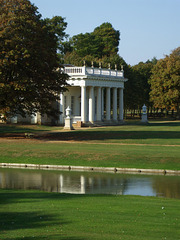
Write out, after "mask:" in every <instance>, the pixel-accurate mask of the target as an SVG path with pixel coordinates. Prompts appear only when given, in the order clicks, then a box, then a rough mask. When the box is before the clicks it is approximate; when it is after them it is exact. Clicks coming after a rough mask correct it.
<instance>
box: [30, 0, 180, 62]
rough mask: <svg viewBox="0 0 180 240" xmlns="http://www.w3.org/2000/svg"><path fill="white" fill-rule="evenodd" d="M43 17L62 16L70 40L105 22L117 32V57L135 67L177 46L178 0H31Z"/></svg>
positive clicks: (179, 32) (179, 38)
mask: <svg viewBox="0 0 180 240" xmlns="http://www.w3.org/2000/svg"><path fill="white" fill-rule="evenodd" d="M30 1H31V3H34V5H35V6H37V7H38V11H39V13H41V14H42V18H46V17H48V18H52V17H53V16H62V17H64V18H65V21H66V22H67V23H68V26H67V28H66V30H65V32H66V33H67V34H69V36H70V37H72V36H74V35H77V34H79V33H86V32H89V33H90V32H93V31H94V29H95V28H96V27H98V26H100V25H101V24H102V23H104V22H109V23H111V24H112V26H113V27H114V29H115V30H119V31H120V38H121V40H120V44H119V55H120V56H121V57H122V58H123V59H124V60H125V61H126V63H127V64H130V65H132V66H133V65H136V64H138V63H139V62H146V61H147V60H151V59H152V58H153V57H156V58H157V59H161V58H164V56H165V55H169V54H170V53H171V51H172V50H174V49H175V48H177V47H179V46H180V0H111V1H109V0H88V1H86V0H30Z"/></svg>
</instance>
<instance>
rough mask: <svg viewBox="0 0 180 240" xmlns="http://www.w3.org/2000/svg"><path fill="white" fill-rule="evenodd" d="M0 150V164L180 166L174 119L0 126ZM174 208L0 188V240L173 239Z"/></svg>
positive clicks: (177, 207) (178, 125) (159, 202)
mask: <svg viewBox="0 0 180 240" xmlns="http://www.w3.org/2000/svg"><path fill="white" fill-rule="evenodd" d="M55 131H57V133H56V132H55ZM26 132H33V133H35V135H36V138H35V139H25V138H24V133H26ZM47 133H49V134H47ZM16 134H17V135H16ZM16 138H17V139H16ZM49 140H50V141H49ZM63 141H64V142H63ZM0 153H1V155H0V162H11V163H36V164H59V165H61V164H64V165H81V166H102V167H107V166H109V167H136V168H156V169H175V170H180V122H179V121H176V122H152V123H150V124H149V125H139V124H137V123H136V124H134V123H130V124H129V123H128V124H127V125H124V126H117V127H101V128H85V129H81V130H74V131H70V132H68V131H64V130H62V128H59V127H46V126H15V125H0ZM0 180H1V179H0ZM1 181H2V180H1ZM179 213H180V200H179V199H168V198H156V197H140V196H115V195H114V196H110V195H74V194H58V193H46V192H39V191H18V190H2V189H1V190H0V240H11V239H13V240H22V239H25V240H33V239H37V240H41V239H49V240H55V239H58V240H59V239H60V240H104V239H105V240H106V239H107V240H116V239H117V240H119V239H122V240H131V239H132V240H136V239H137V240H141V239H142V240H156V239H157V240H165V239H168V240H179V239H180V237H179V236H180V215H179Z"/></svg>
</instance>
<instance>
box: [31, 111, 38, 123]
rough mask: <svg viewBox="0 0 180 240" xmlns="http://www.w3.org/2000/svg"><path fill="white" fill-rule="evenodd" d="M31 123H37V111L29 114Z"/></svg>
mask: <svg viewBox="0 0 180 240" xmlns="http://www.w3.org/2000/svg"><path fill="white" fill-rule="evenodd" d="M31 124H37V113H35V115H34V114H32V115H31Z"/></svg>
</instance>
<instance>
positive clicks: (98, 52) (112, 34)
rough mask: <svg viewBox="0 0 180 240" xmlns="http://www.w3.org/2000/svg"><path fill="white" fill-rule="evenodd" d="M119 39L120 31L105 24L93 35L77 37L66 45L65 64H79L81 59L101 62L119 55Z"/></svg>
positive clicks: (87, 34)
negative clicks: (105, 58)
mask: <svg viewBox="0 0 180 240" xmlns="http://www.w3.org/2000/svg"><path fill="white" fill-rule="evenodd" d="M119 37H120V33H119V31H117V30H115V29H114V28H113V26H112V24H110V23H103V24H102V25H100V26H99V27H97V28H95V29H94V31H93V32H91V33H85V34H82V33H81V34H78V35H75V36H73V37H72V38H71V39H70V40H69V42H66V44H65V46H66V47H65V52H66V54H65V57H64V59H65V63H71V64H77V62H79V59H81V60H85V59H92V58H93V59H94V61H99V60H100V59H102V58H104V57H111V56H112V55H117V52H118V46H119V40H120V38H119ZM98 59H99V60H98Z"/></svg>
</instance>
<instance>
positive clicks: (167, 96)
mask: <svg viewBox="0 0 180 240" xmlns="http://www.w3.org/2000/svg"><path fill="white" fill-rule="evenodd" d="M149 82H150V84H151V92H150V97H151V100H152V101H153V103H154V106H155V107H156V108H165V109H167V110H176V111H177V117H178V118H179V117H180V47H179V48H177V49H175V50H174V51H173V52H172V53H171V54H170V55H169V56H166V57H165V58H164V59H161V60H159V61H158V62H157V64H156V65H155V66H154V68H153V70H152V76H151V79H150V81H149Z"/></svg>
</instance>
